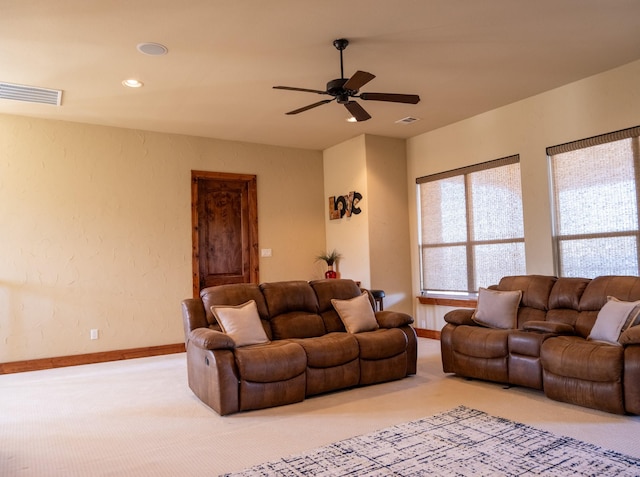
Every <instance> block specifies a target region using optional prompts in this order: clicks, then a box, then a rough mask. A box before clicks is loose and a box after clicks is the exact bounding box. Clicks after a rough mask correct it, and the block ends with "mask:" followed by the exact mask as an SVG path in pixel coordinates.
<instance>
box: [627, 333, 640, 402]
mask: <svg viewBox="0 0 640 477" xmlns="http://www.w3.org/2000/svg"><path fill="white" fill-rule="evenodd" d="M624 407H625V409H626V411H627V412H628V413H631V414H640V346H638V345H633V346H627V347H626V348H625V350H624Z"/></svg>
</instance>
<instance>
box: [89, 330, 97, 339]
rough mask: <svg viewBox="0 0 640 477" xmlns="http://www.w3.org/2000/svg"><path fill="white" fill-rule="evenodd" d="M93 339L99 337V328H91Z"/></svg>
mask: <svg viewBox="0 0 640 477" xmlns="http://www.w3.org/2000/svg"><path fill="white" fill-rule="evenodd" d="M91 339H92V340H97V339H98V330H96V329H93V330H91Z"/></svg>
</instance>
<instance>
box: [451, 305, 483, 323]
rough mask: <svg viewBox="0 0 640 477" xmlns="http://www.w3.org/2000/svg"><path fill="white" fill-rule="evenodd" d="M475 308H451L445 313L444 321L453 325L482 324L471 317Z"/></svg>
mask: <svg viewBox="0 0 640 477" xmlns="http://www.w3.org/2000/svg"><path fill="white" fill-rule="evenodd" d="M475 311H476V310H475V309H471V308H459V309H457V310H451V311H449V312H447V313H446V314H445V315H444V321H446V322H447V323H451V324H452V325H472V326H480V325H478V323H476V322H475V321H473V320H472V319H471V317H472V316H473V313H474V312H475Z"/></svg>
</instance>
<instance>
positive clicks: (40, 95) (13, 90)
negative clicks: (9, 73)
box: [0, 83, 62, 106]
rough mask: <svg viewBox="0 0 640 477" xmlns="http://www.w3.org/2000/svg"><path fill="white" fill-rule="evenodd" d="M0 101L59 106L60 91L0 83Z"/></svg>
mask: <svg viewBox="0 0 640 477" xmlns="http://www.w3.org/2000/svg"><path fill="white" fill-rule="evenodd" d="M0 99H12V100H14V101H26V102H28V103H42V104H54V105H56V106H60V103H61V102H62V90H59V89H46V88H37V87H35V86H24V85H21V84H11V83H0Z"/></svg>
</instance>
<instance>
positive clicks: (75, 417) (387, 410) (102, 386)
mask: <svg viewBox="0 0 640 477" xmlns="http://www.w3.org/2000/svg"><path fill="white" fill-rule="evenodd" d="M418 349H419V358H418V374H417V375H416V376H412V377H409V378H406V379H403V380H400V381H395V382H391V383H385V384H381V385H375V386H366V387H363V388H358V389H352V390H347V391H342V392H335V393H330V394H327V395H323V396H317V397H314V398H311V399H307V400H305V401H303V402H301V403H298V404H293V405H289V406H282V407H278V408H272V409H264V410H259V411H252V412H246V413H239V414H234V415H231V416H226V417H220V416H218V415H217V414H216V413H215V412H214V411H212V410H211V409H209V408H208V407H206V406H205V405H203V404H202V403H201V402H200V401H199V400H198V399H197V398H196V397H195V396H194V395H193V394H192V393H191V391H190V389H189V388H188V386H187V383H186V382H187V381H186V362H185V355H184V354H176V355H168V356H158V357H153V358H142V359H135V360H129V361H118V362H112V363H101V364H95V365H87V366H76V367H72V368H60V369H52V370H47V371H37V372H30V373H20V374H10V375H0V476H3V477H9V476H38V477H40V476H45V477H49V476H65V477H73V476H82V477H85V476H136V477H139V476H154V477H161V476H171V477H175V476H203V475H219V474H222V473H225V472H237V471H240V470H242V469H245V468H248V467H251V466H253V465H257V464H260V463H262V462H268V461H270V460H274V459H278V458H281V457H283V456H286V455H292V454H298V453H301V452H305V451H308V450H310V449H314V448H317V447H321V446H326V445H328V444H331V443H333V442H337V441H341V440H344V439H347V438H350V437H354V436H358V435H363V434H367V433H370V432H374V431H376V430H379V429H384V428H387V427H389V426H394V425H397V424H401V423H404V422H410V421H414V420H417V419H422V418H424V417H428V416H432V415H435V414H438V413H441V412H444V411H447V410H450V409H452V408H455V407H458V406H460V405H464V406H466V407H469V408H473V409H478V410H480V411H484V412H487V413H488V414H491V415H493V416H498V417H503V418H507V419H510V420H513V421H517V422H522V423H525V424H529V425H532V426H534V427H536V428H539V429H543V430H545V431H549V432H552V433H554V434H557V435H563V436H568V437H573V438H575V439H579V440H582V441H586V442H589V443H592V444H595V445H597V446H599V447H603V448H605V449H611V450H614V451H618V452H621V453H623V454H629V455H631V456H635V457H640V439H637V438H635V437H634V436H638V435H640V417H636V416H633V417H631V416H617V415H613V414H607V413H603V412H599V411H594V410H590V409H585V408H580V407H577V406H572V405H569V404H563V403H559V402H554V401H550V400H548V399H547V398H545V397H544V394H543V393H541V392H539V391H535V390H529V389H525V388H517V387H515V388H510V389H503V387H502V386H501V385H499V384H495V383H486V382H482V381H467V380H464V379H462V378H458V377H454V376H447V375H445V374H443V373H442V368H441V361H440V352H439V351H440V346H439V342H438V341H433V340H427V339H420V340H419V347H418Z"/></svg>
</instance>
